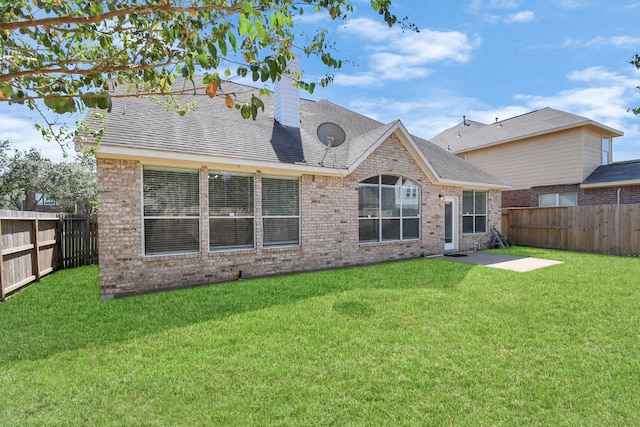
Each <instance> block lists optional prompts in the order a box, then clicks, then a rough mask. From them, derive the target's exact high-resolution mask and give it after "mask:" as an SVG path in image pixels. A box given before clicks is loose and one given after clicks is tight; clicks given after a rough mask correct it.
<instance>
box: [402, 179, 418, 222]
mask: <svg viewBox="0 0 640 427" xmlns="http://www.w3.org/2000/svg"><path fill="white" fill-rule="evenodd" d="M402 193H403V194H404V198H403V199H402V216H403V217H412V216H418V215H419V214H420V188H419V187H418V186H417V185H415V184H413V183H411V182H406V183H405V185H404V187H403V190H402Z"/></svg>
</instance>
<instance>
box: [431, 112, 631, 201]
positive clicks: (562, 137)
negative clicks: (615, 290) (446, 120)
mask: <svg viewBox="0 0 640 427" xmlns="http://www.w3.org/2000/svg"><path fill="white" fill-rule="evenodd" d="M622 135H623V133H622V132H621V131H619V130H616V129H613V128H611V127H608V126H606V125H603V124H601V123H598V122H595V121H593V120H590V119H588V118H585V117H581V116H577V115H575V114H571V113H567V112H564V111H559V110H555V109H552V108H543V109H541V110H537V111H532V112H530V113H527V114H523V115H521V116H517V117H512V118H509V119H506V120H497V119H496V122H495V123H491V124H483V123H479V122H475V121H472V120H467V119H464V120H463V122H462V123H460V124H458V125H456V126H454V127H452V128H449V129H447V130H445V131H444V132H442V133H440V134H439V135H437V136H436V137H434V138H433V139H432V140H431V141H432V142H433V143H434V144H436V145H438V146H439V147H441V148H443V149H445V150H448V151H450V152H451V153H453V154H455V155H457V156H459V157H461V158H463V159H465V160H466V161H468V162H469V163H472V164H474V165H476V166H478V167H480V168H482V169H483V170H486V171H488V172H490V173H491V174H493V175H495V176H497V177H499V178H500V179H502V180H504V181H505V182H507V183H508V184H510V185H511V189H509V190H508V191H504V192H503V194H502V206H503V207H537V206H540V207H548V206H576V205H585V204H606V203H610V200H611V193H612V192H613V193H616V192H617V190H618V188H619V187H615V188H614V187H608V188H606V186H600V187H598V189H595V187H594V186H588V185H587V186H583V185H582V184H583V183H586V182H587V178H588V177H589V176H590V175H591V174H592V173H593V172H594V171H595V170H596V168H598V167H599V166H601V165H609V164H611V163H612V158H613V156H612V147H613V139H614V138H616V137H619V136H622ZM621 191H622V193H624V194H623V196H625V197H626V196H629V197H626V198H625V199H624V200H626V199H629V200H633V199H634V197H635V196H633V193H634V192H637V191H638V190H637V188H633V187H630V186H625V188H623V190H621Z"/></svg>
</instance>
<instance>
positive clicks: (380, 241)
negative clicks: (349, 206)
mask: <svg viewBox="0 0 640 427" xmlns="http://www.w3.org/2000/svg"><path fill="white" fill-rule="evenodd" d="M382 175H385V176H393V177H396V178H399V179H402V180H403V181H405V180H406V181H409V182H411V183H412V184H413V185H415V188H414V189H415V192H413V190H412V198H413V196H415V198H418V199H419V202H418V209H419V212H418V215H416V216H415V217H413V216H410V217H405V216H402V208H403V204H402V201H403V200H404V195H405V192H404V191H403V187H404V185H403V186H401V187H400V189H399V191H398V187H397V186H396V185H390V184H382ZM374 176H376V177H377V178H378V183H377V184H370V183H363V182H362V181H366V180H367V179H371V178H373V176H371V177H369V178H365V179H364V180H362V181H360V182H359V183H358V190H359V189H360V187H372V188H377V189H378V208H377V215H376V216H372V215H369V216H366V217H361V216H360V213H359V212H358V233H359V230H360V221H362V220H372V219H377V220H378V240H367V241H361V240H360V238H359V237H358V243H359V244H360V245H378V244H386V243H398V242H416V241H419V240H420V239H421V236H422V223H421V221H420V218H421V217H422V200H421V199H422V198H421V197H419V196H422V187H421V186H420V185H419V184H418V183H417V182H415V181H414V180H412V179H409V178H407V177H405V176H401V175H392V174H380V175H374ZM383 187H384V188H393V189H394V191H395V192H396V197H398V193H399V194H400V199H401V204H400V216H382V188H383ZM358 198H360V194H359V192H358ZM358 210H359V208H358ZM385 219H397V220H400V239H394V240H384V239H383V238H382V221H383V220H385ZM405 219H418V237H411V238H407V239H403V237H402V236H403V235H404V220H405Z"/></svg>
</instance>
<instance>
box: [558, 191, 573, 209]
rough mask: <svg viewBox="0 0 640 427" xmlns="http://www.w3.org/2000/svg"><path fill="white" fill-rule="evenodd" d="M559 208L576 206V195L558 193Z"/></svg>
mask: <svg viewBox="0 0 640 427" xmlns="http://www.w3.org/2000/svg"><path fill="white" fill-rule="evenodd" d="M559 199H560V200H559V201H560V206H577V205H578V193H560V197H559Z"/></svg>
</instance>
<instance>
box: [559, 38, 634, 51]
mask: <svg viewBox="0 0 640 427" xmlns="http://www.w3.org/2000/svg"><path fill="white" fill-rule="evenodd" d="M638 45H640V37H633V36H625V35H622V36H612V37H594V38H593V39H591V40H588V41H582V40H576V39H567V40H565V41H564V43H563V46H565V47H615V48H619V49H626V50H634V49H636V48H637V47H638Z"/></svg>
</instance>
